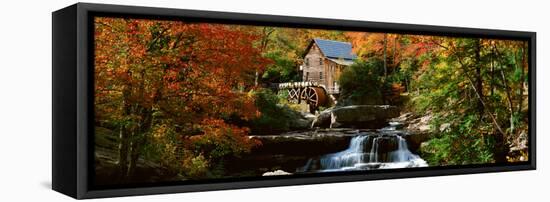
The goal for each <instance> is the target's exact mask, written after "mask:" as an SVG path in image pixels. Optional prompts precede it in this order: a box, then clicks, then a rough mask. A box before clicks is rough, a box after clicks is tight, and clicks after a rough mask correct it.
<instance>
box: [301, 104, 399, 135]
mask: <svg viewBox="0 0 550 202" xmlns="http://www.w3.org/2000/svg"><path fill="white" fill-rule="evenodd" d="M398 116H399V109H398V108H397V107H395V106H390V105H350V106H345V107H335V108H331V109H327V110H324V111H322V112H321V113H319V115H318V116H317V117H316V118H315V120H313V123H312V127H320V128H366V129H376V128H382V127H384V126H386V125H387V124H388V120H389V119H391V118H394V117H398Z"/></svg>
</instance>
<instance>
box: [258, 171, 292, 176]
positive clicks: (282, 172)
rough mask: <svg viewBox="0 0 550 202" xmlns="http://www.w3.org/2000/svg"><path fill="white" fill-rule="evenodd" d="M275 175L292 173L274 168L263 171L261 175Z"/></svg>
mask: <svg viewBox="0 0 550 202" xmlns="http://www.w3.org/2000/svg"><path fill="white" fill-rule="evenodd" d="M276 175H292V173H289V172H285V171H284V170H276V171H273V172H265V173H264V174H262V176H276Z"/></svg>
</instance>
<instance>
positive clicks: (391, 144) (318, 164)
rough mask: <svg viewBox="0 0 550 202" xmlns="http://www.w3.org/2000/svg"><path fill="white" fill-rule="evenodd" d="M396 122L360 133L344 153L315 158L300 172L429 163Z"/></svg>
mask: <svg viewBox="0 0 550 202" xmlns="http://www.w3.org/2000/svg"><path fill="white" fill-rule="evenodd" d="M401 134H402V133H401V132H400V131H398V130H396V127H395V124H390V126H388V127H385V128H382V129H380V130H379V131H378V133H375V134H373V133H360V134H358V135H357V136H355V137H353V138H352V139H351V140H350V144H349V147H348V148H347V149H346V150H344V151H340V152H336V153H331V154H326V155H323V156H320V157H316V158H311V159H309V160H308V161H307V163H306V165H305V166H304V167H302V168H298V169H297V170H296V172H298V173H300V172H333V171H348V170H372V169H390V168H411V167H425V166H428V164H427V163H426V161H424V160H423V159H422V158H420V157H419V156H418V155H416V154H413V153H412V152H411V151H410V150H409V149H408V145H407V141H406V140H405V138H403V137H402V136H401Z"/></svg>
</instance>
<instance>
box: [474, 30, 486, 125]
mask: <svg viewBox="0 0 550 202" xmlns="http://www.w3.org/2000/svg"><path fill="white" fill-rule="evenodd" d="M475 49H476V52H475V58H476V62H477V64H476V67H475V68H476V84H475V85H476V89H477V93H478V94H479V97H481V99H479V100H478V102H477V111H478V113H479V118H480V120H481V119H482V118H483V111H484V106H483V103H482V99H483V97H484V96H483V80H482V77H481V65H482V61H481V39H479V40H476V42H475Z"/></svg>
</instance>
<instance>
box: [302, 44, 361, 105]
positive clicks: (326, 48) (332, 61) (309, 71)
mask: <svg viewBox="0 0 550 202" xmlns="http://www.w3.org/2000/svg"><path fill="white" fill-rule="evenodd" d="M305 53H306V54H305V55H304V63H303V64H302V65H301V66H300V70H301V72H302V81H306V82H308V81H309V82H317V83H318V84H319V85H322V86H323V87H325V90H326V91H327V93H328V94H331V95H332V94H339V93H340V88H339V85H338V82H337V79H338V76H339V75H340V73H341V72H342V70H343V68H345V67H347V66H350V65H351V64H353V60H355V59H356V58H357V56H356V55H355V54H354V53H352V46H351V43H348V42H341V41H332V40H324V39H318V38H315V39H313V40H311V42H310V43H309V45H308V47H307V49H306V51H305Z"/></svg>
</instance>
